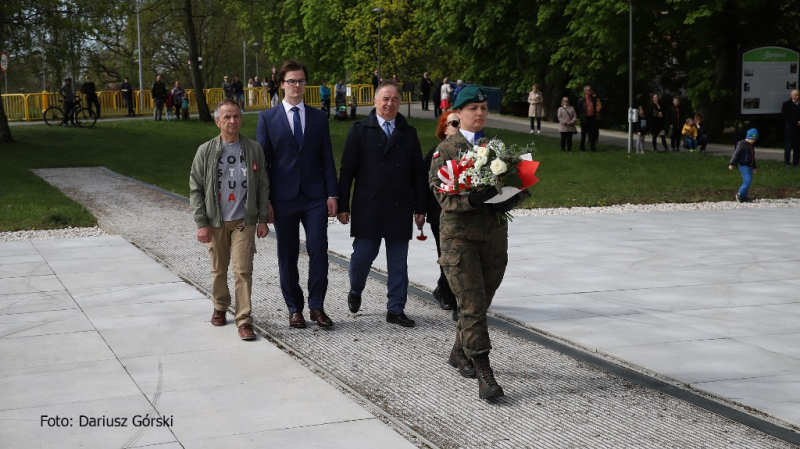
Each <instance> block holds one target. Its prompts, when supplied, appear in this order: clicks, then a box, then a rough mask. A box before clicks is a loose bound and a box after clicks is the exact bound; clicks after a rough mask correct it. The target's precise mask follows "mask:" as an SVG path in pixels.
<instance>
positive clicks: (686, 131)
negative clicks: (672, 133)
mask: <svg viewBox="0 0 800 449" xmlns="http://www.w3.org/2000/svg"><path fill="white" fill-rule="evenodd" d="M681 135H682V136H683V147H684V148H688V149H689V151H691V152H692V153H694V151H695V150H696V149H697V128H696V127H695V126H694V119H691V118H687V119H686V124H685V125H683V129H682V130H681Z"/></svg>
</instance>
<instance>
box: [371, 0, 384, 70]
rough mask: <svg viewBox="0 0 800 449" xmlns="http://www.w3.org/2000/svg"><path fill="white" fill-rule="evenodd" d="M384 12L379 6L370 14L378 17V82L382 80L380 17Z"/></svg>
mask: <svg viewBox="0 0 800 449" xmlns="http://www.w3.org/2000/svg"><path fill="white" fill-rule="evenodd" d="M384 11H385V10H384V9H383V8H381V7H380V6H378V7H377V8H375V9H373V10H372V12H374V13H375V14H377V15H378V81H380V80H382V79H383V78H381V16H382V15H383V13H384Z"/></svg>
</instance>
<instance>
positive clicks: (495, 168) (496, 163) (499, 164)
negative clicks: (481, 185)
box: [491, 159, 508, 175]
mask: <svg viewBox="0 0 800 449" xmlns="http://www.w3.org/2000/svg"><path fill="white" fill-rule="evenodd" d="M491 169H492V173H494V174H495V175H502V174H503V173H505V172H506V170H508V167H507V166H506V163H505V162H503V161H501V160H500V159H495V160H493V161H492V165H491Z"/></svg>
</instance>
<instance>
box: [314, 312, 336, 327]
mask: <svg viewBox="0 0 800 449" xmlns="http://www.w3.org/2000/svg"><path fill="white" fill-rule="evenodd" d="M311 321H316V322H317V326H319V327H331V326H333V321H331V319H330V318H328V315H325V311H324V310H322V309H311Z"/></svg>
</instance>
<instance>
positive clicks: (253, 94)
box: [2, 84, 411, 121]
mask: <svg viewBox="0 0 800 449" xmlns="http://www.w3.org/2000/svg"><path fill="white" fill-rule="evenodd" d="M319 87H320V86H306V93H305V102H306V104H308V105H310V106H314V107H320V106H322V102H321V101H320V92H319ZM348 87H350V96H349V97H347V104H348V106H349V104H350V101H351V100H355V102H356V104H357V105H358V106H371V105H372V98H373V95H374V89H373V87H372V85H371V84H348ZM331 90H333V88H331ZM204 92H205V94H206V103H207V104H208V105H209V108H213V107H214V106H216V105H217V103H219V102H220V101H222V100H223V99H224V98H225V94H224V92H223V91H222V89H218V88H212V89H205V90H204ZM186 93H187V94H188V97H189V112H190V114H191V113H195V114H196V113H197V101H196V100H195V95H194V90H192V89H186ZM281 94H282V92H281V91H279V96H280V97H282V95H281ZM2 99H3V107H4V108H5V112H6V117H8V120H9V121H32V120H42V117H43V116H44V111H45V110H47V108H48V107H50V106H61V105H62V104H63V101H62V99H61V95H59V94H58V93H57V92H41V93H32V94H8V95H2ZM97 99H98V101H99V102H100V111H101V112H100V116H101V117H124V116H126V115H127V114H128V108H127V106H126V105H125V100H124V99H123V97H122V92H120V91H100V92H98V93H97ZM244 101H245V105H244V109H245V111H252V110H256V111H258V110H264V109H268V108H270V107H271V106H272V104H271V101H270V98H269V94H268V93H267V88H266V87H263V88H256V87H246V88H245V93H244ZM409 102H411V94H410V93H407V92H406V93H403V103H409ZM81 105H82V106H84V107H85V106H86V102H85V100H82V103H81ZM133 109H134V111H135V112H136V114H137V115H149V114H152V113H153V99H152V97H151V96H150V91H149V90H148V91H141V92H140V91H135V92H134V93H133Z"/></svg>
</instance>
